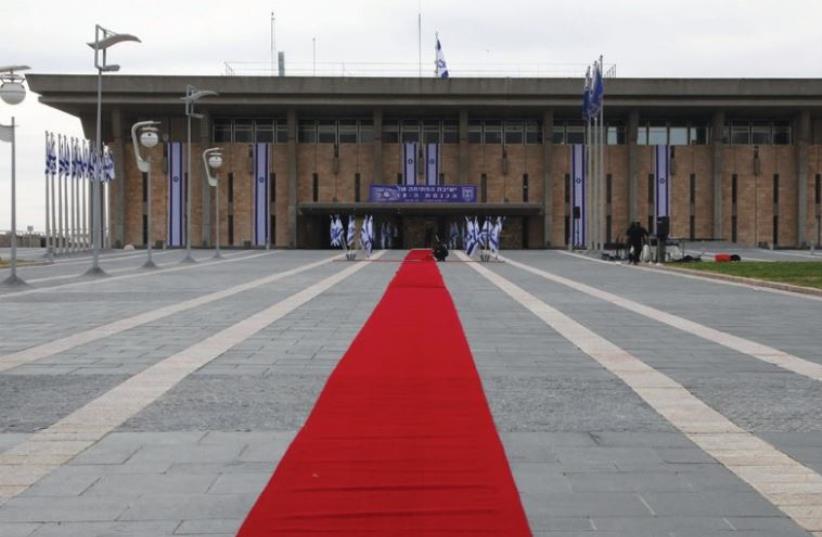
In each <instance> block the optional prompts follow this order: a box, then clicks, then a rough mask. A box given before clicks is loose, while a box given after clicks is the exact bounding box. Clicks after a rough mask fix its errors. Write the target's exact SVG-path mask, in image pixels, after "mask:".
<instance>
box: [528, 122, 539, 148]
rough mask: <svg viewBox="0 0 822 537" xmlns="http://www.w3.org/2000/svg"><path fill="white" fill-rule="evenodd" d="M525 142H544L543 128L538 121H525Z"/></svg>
mask: <svg viewBox="0 0 822 537" xmlns="http://www.w3.org/2000/svg"><path fill="white" fill-rule="evenodd" d="M525 143H526V144H541V143H542V129H541V128H540V124H539V123H538V122H536V121H526V122H525Z"/></svg>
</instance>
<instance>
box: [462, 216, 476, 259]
mask: <svg viewBox="0 0 822 537" xmlns="http://www.w3.org/2000/svg"><path fill="white" fill-rule="evenodd" d="M477 246H479V230H478V229H477V220H476V218H475V219H473V220H472V219H470V218H468V217H466V218H465V253H466V254H467V255H468V256H469V257H470V256H472V255H474V251H476V249H477Z"/></svg>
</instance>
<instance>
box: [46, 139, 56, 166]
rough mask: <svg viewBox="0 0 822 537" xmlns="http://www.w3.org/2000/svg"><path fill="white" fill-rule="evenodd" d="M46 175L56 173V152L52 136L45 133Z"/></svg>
mask: <svg viewBox="0 0 822 537" xmlns="http://www.w3.org/2000/svg"><path fill="white" fill-rule="evenodd" d="M46 173H50V174H51V175H54V174H55V173H57V152H56V151H55V149H54V134H52V133H48V132H47V133H46Z"/></svg>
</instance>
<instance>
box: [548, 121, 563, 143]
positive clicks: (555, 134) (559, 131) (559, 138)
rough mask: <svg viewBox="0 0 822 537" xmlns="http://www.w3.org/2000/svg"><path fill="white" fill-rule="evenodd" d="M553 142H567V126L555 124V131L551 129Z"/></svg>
mask: <svg viewBox="0 0 822 537" xmlns="http://www.w3.org/2000/svg"><path fill="white" fill-rule="evenodd" d="M551 143H553V144H564V143H565V126H564V125H554V129H553V131H551Z"/></svg>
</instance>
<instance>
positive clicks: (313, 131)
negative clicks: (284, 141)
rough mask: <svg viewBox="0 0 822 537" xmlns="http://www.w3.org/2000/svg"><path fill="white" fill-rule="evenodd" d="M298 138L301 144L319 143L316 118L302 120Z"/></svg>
mask: <svg viewBox="0 0 822 537" xmlns="http://www.w3.org/2000/svg"><path fill="white" fill-rule="evenodd" d="M297 130H298V131H299V133H298V140H299V142H300V143H301V144H316V143H317V123H316V122H315V121H314V120H300V123H299V127H298V129H297Z"/></svg>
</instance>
